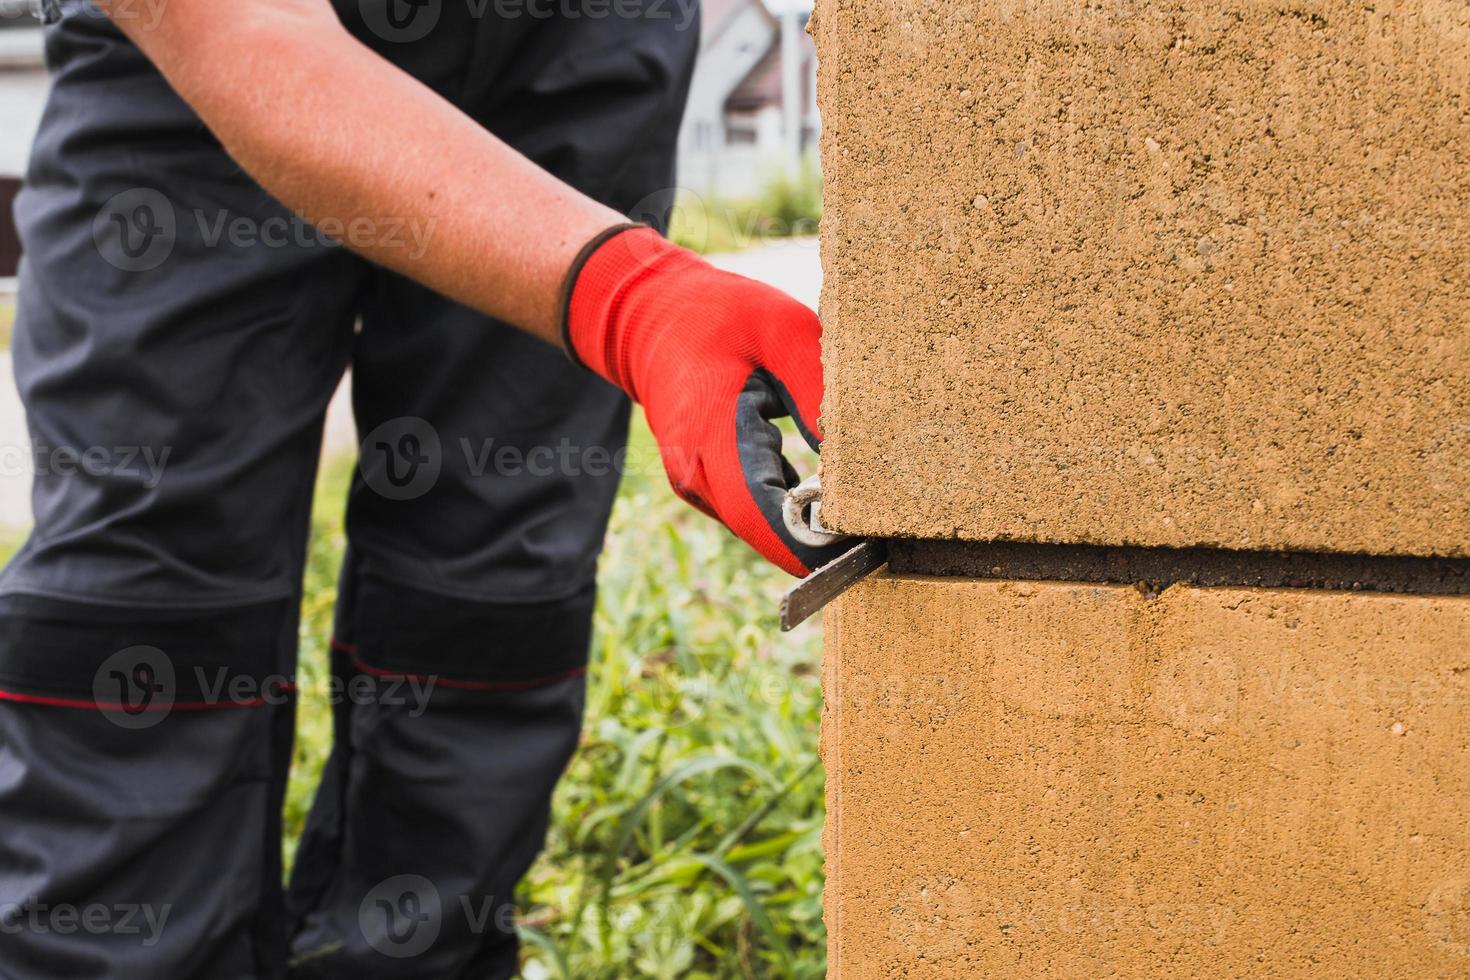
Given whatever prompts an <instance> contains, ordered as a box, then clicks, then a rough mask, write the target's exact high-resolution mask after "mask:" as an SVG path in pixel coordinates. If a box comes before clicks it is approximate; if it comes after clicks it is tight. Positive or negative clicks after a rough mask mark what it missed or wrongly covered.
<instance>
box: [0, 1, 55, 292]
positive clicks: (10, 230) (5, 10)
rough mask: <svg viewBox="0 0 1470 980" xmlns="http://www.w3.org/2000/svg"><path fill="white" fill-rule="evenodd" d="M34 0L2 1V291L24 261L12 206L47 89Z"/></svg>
mask: <svg viewBox="0 0 1470 980" xmlns="http://www.w3.org/2000/svg"><path fill="white" fill-rule="evenodd" d="M33 6H34V5H33V4H32V2H31V0H0V134H3V136H0V293H4V292H6V291H7V288H8V287H9V285H10V284H9V282H8V280H9V278H10V277H11V276H14V275H15V267H16V263H17V262H18V261H19V259H20V242H19V241H18V240H17V239H16V236H15V223H14V222H13V221H12V220H11V207H12V205H13V203H14V200H15V193H16V191H18V190H19V189H20V177H21V175H22V174H23V173H25V166H26V158H27V157H29V156H30V151H31V138H32V137H33V136H34V135H35V132H36V125H37V124H38V123H39V122H40V120H41V108H42V106H43V105H44V104H45V101H46V88H47V85H48V81H47V77H46V70H45V65H44V62H43V59H42V54H41V27H40V25H39V23H38V22H37V20H36V18H35V15H34V13H33Z"/></svg>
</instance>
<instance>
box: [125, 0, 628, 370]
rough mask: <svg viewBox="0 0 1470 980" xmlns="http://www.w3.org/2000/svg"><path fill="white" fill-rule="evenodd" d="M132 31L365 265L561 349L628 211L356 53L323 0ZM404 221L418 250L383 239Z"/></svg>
mask: <svg viewBox="0 0 1470 980" xmlns="http://www.w3.org/2000/svg"><path fill="white" fill-rule="evenodd" d="M195 18H210V19H213V20H215V21H218V22H220V23H228V25H229V26H228V29H218V28H214V27H211V26H210V25H208V24H206V23H204V22H203V21H200V22H198V23H196V22H194V21H193V20H192V19H195ZM170 20H172V21H173V23H169V21H170ZM119 23H120V24H121V25H122V26H123V28H124V29H125V30H129V33H130V34H132V35H133V37H134V40H135V42H136V43H137V44H138V45H139V47H140V48H142V50H143V51H144V53H145V54H147V55H148V56H149V57H150V58H152V59H153V61H154V62H155V64H157V65H158V66H159V68H160V70H161V71H162V72H163V73H164V75H165V76H166V77H167V78H168V79H169V82H170V83H171V84H172V85H173V86H174V88H175V89H176V90H177V91H178V92H179V94H180V95H181V96H182V97H183V98H184V99H185V101H187V102H189V104H190V105H191V106H192V107H193V108H194V110H195V111H196V112H198V113H199V115H200V118H202V119H203V120H204V122H205V123H206V125H208V126H209V127H210V129H211V130H212V131H213V132H214V133H215V135H216V136H217V137H218V138H219V140H220V141H221V142H222V143H223V144H224V146H225V148H226V149H227V150H228V151H229V152H230V154H231V155H232V156H233V157H234V158H235V159H236V160H237V161H238V162H239V163H240V165H241V166H242V167H243V168H244V169H245V170H246V172H248V173H249V174H250V175H251V176H252V177H254V178H255V179H256V180H257V181H259V182H260V183H261V185H262V186H264V187H265V188H266V189H267V190H268V191H270V192H271V193H272V194H273V195H275V196H276V197H277V198H278V199H279V200H281V201H282V202H283V203H284V204H286V205H287V206H288V207H290V208H292V209H293V210H296V211H299V212H300V213H301V214H302V215H304V216H305V217H306V218H308V219H309V220H313V221H317V222H320V223H322V224H323V226H324V228H325V229H326V230H328V231H332V230H333V229H334V228H343V229H346V228H353V229H356V231H354V233H352V234H350V235H345V236H344V241H345V243H346V244H347V245H348V246H349V247H351V248H353V249H354V250H356V251H359V252H361V253H362V254H364V255H365V256H367V257H368V258H370V259H372V260H374V261H376V262H378V263H380V264H382V265H385V266H387V267H389V268H392V269H395V270H397V271H399V272H402V273H404V274H406V275H408V276H411V277H413V278H414V279H416V280H418V281H420V282H422V283H424V284H425V285H427V286H429V287H431V288H433V289H435V290H437V291H439V292H441V293H444V294H445V295H447V296H450V297H452V298H453V299H456V300H459V301H460V302H463V303H466V304H468V305H470V306H472V307H475V308H476V309H479V310H481V311H482V312H484V313H487V314H489V315H491V316H495V317H498V318H501V319H503V320H506V321H508V322H510V323H512V324H514V325H516V326H518V327H520V328H522V329H524V330H526V331H527V332H529V333H531V334H534V335H536V336H538V337H542V338H543V339H546V340H548V341H550V342H552V343H558V342H559V340H558V337H557V331H558V322H557V321H558V311H557V299H558V296H559V291H560V287H561V284H562V279H563V277H564V275H565V273H566V270H567V268H568V267H569V266H570V264H571V262H572V259H573V257H574V256H575V255H576V253H577V251H578V250H579V249H580V248H581V247H582V245H583V244H585V243H586V242H587V241H588V240H589V239H591V238H592V237H593V236H595V235H596V234H597V233H598V232H599V231H601V230H602V229H604V228H607V227H608V226H610V225H612V224H615V223H617V222H618V221H620V220H622V219H621V216H620V215H618V214H617V213H616V212H614V211H612V210H611V209H609V208H606V207H604V206H602V205H600V204H598V203H596V202H595V201H592V200H591V199H590V198H587V197H585V196H584V195H582V194H580V193H578V192H577V191H575V190H573V189H572V188H571V187H568V186H567V185H566V184H564V183H562V182H561V181H559V180H557V179H556V178H554V177H552V176H551V175H550V174H548V173H546V172H545V171H543V170H542V169H540V168H539V167H537V166H536V165H535V164H533V163H531V162H530V161H529V160H527V159H526V158H525V157H523V156H521V155H520V154H519V153H517V152H516V151H515V150H513V149H511V148H510V147H509V146H507V145H506V144H505V143H503V142H501V141H500V140H499V139H497V138H496V137H494V136H493V135H491V134H490V133H488V132H486V131H485V130H484V129H483V128H482V127H481V126H479V125H478V124H477V123H475V122H474V121H473V120H471V119H470V118H469V117H468V116H466V115H464V114H463V113H461V112H460V111H459V110H458V109H456V108H454V107H453V106H452V105H450V104H449V103H448V102H446V101H445V100H444V99H442V98H440V97H439V96H438V95H437V94H436V93H435V92H433V91H432V90H431V89H429V88H427V87H426V86H424V85H422V84H421V83H419V82H418V81H416V80H415V79H413V78H412V77H410V76H409V75H408V74H406V73H405V72H403V71H401V70H400V69H398V68H396V67H395V66H393V65H391V64H389V63H388V62H386V61H384V60H383V59H382V58H380V57H379V56H378V55H376V54H375V53H373V52H372V51H370V50H369V49H368V48H366V47H365V46H363V45H362V44H360V43H358V42H357V41H356V40H355V39H354V38H352V37H351V36H350V35H348V34H347V32H346V31H345V30H344V29H343V28H342V27H341V25H340V24H339V23H338V21H337V19H336V16H335V14H334V13H333V12H332V10H331V8H330V6H329V5H328V4H327V3H325V2H324V0H253V2H252V3H251V4H244V5H232V6H231V7H230V9H229V11H228V12H225V11H222V10H220V9H219V6H218V0H202V2H199V0H178V2H174V3H171V4H169V6H168V8H167V13H166V14H165V15H164V18H163V23H162V24H161V26H160V28H159V29H157V30H131V29H130V28H129V25H128V22H127V21H126V20H125V19H123V18H119ZM404 222H414V223H415V224H414V227H416V228H418V229H420V234H419V236H418V239H417V240H416V241H414V242H405V241H404V240H403V239H402V238H401V237H400V236H398V235H389V234H384V235H382V236H378V235H375V234H374V233H373V229H389V228H396V227H400V226H401V225H402V224H403V223H404Z"/></svg>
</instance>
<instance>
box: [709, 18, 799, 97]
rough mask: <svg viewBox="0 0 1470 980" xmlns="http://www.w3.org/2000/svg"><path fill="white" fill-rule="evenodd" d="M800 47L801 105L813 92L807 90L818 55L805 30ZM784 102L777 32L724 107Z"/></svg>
mask: <svg viewBox="0 0 1470 980" xmlns="http://www.w3.org/2000/svg"><path fill="white" fill-rule="evenodd" d="M798 43H799V44H800V46H801V68H802V71H801V79H802V82H801V84H802V93H801V95H802V104H803V105H805V104H806V102H807V100H808V99H810V98H811V92H810V91H808V90H807V86H808V85H810V79H811V72H810V71H808V70H807V69H808V66H809V65H810V64H811V62H812V60H813V59H815V58H816V56H817V49H816V46H815V45H814V44H812V39H811V37H810V36H808V35H807V33H806V32H805V31H803V32H802V33H801V35H800V37H799V38H798ZM780 104H781V35H780V33H779V32H777V34H776V37H775V38H774V39H773V40H772V41H771V46H770V47H769V48H767V49H766V53H765V54H763V55H761V59H760V60H759V61H757V62H756V63H755V67H753V68H751V69H750V71H749V72H748V73H747V74H746V76H745V77H744V78H743V79H741V80H740V84H739V85H736V86H735V88H734V90H733V91H732V92H731V93H730V95H729V96H728V97H727V98H726V99H725V110H726V111H727V112H730V111H733V112H743V111H749V110H752V109H759V108H762V107H763V106H768V105H780Z"/></svg>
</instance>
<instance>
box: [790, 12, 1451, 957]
mask: <svg viewBox="0 0 1470 980" xmlns="http://www.w3.org/2000/svg"><path fill="white" fill-rule="evenodd" d="M813 33H814V35H815V36H816V38H817V44H818V51H819V57H820V66H819V100H820V103H821V108H822V114H823V122H824V136H823V168H824V175H825V180H826V182H827V188H826V191H827V197H826V212H825V214H824V217H823V235H822V237H823V262H824V267H825V270H826V274H827V275H826V285H825V287H824V294H823V298H822V312H823V320H824V324H825V330H826V339H825V341H824V343H825V348H826V349H825V359H826V369H827V382H828V384H827V390H828V398H827V403H826V405H825V406H824V419H823V421H824V428H825V431H826V434H827V442H826V444H825V445H824V448H823V483H824V488H825V493H824V504H823V517H824V521H825V522H826V523H828V524H829V525H831V526H834V527H836V528H839V529H841V530H844V531H847V532H850V533H853V534H860V535H871V536H877V537H885V538H896V539H904V540H909V539H924V540H929V541H935V540H938V541H944V542H947V544H946V545H945V546H944V547H946V548H950V549H951V550H950V551H949V552H946V553H945V554H947V555H949V556H950V557H953V556H954V555H956V554H957V555H959V557H960V560H957V561H949V560H948V559H946V560H945V561H944V562H934V563H933V564H934V568H933V569H931V570H934V571H945V572H946V573H948V572H949V571H951V570H953V568H960V569H961V570H962V571H964V572H965V573H966V574H973V575H975V576H978V577H967V578H953V577H941V576H938V575H924V574H920V573H921V572H922V571H923V570H924V569H923V567H922V565H923V561H919V562H918V566H919V567H915V565H914V563H913V562H910V563H909V564H908V565H907V566H905V567H906V568H907V570H906V571H905V572H903V573H892V572H890V573H888V574H886V575H885V574H880V575H879V576H878V577H875V578H873V579H870V580H869V581H867V582H866V583H864V584H863V585H861V586H860V587H858V588H857V589H855V590H853V591H852V592H850V593H848V594H847V595H845V596H844V597H843V598H842V599H840V600H839V601H838V602H837V603H836V604H835V605H834V607H832V608H831V609H829V611H828V614H827V625H826V628H827V639H828V652H827V657H828V661H827V666H826V676H825V689H826V695H827V705H828V706H827V715H826V718H825V720H824V727H823V752H824V758H825V760H826V763H827V767H828V780H829V790H828V796H829V799H828V807H829V817H828V828H827V854H828V861H829V869H828V891H827V921H828V927H829V930H830V936H831V940H830V942H831V949H830V952H831V970H832V975H833V976H837V977H842V978H848V977H868V976H872V977H880V976H882V977H889V976H910V977H968V976H981V977H984V976H1038V977H1040V976H1048V977H1050V976H1101V975H1107V976H1162V975H1176V974H1177V975H1186V976H1211V977H1213V976H1221V977H1224V976H1241V975H1259V976H1308V975H1311V976H1411V977H1418V976H1424V977H1451V976H1470V830H1467V827H1470V821H1467V820H1466V817H1465V814H1466V813H1467V812H1470V595H1467V594H1466V593H1467V592H1470V588H1467V585H1470V562H1467V558H1470V475H1467V474H1470V351H1467V347H1470V7H1467V6H1466V5H1465V4H1464V3H1461V2H1449V0H1379V2H1376V3H1373V4H1371V5H1370V4H1361V3H1356V2H1351V0H1293V2H1291V3H1284V4H1283V3H1267V2H1264V0H1223V2H1214V3H1207V2H1204V0H1176V2H1173V3H1169V4H1162V3H1154V2H1119V0H1099V2H1095V3H1088V4H1069V3H1062V2H1060V0H1001V2H999V3H977V2H967V0H960V2H957V3H919V2H917V0H818V6H817V14H816V17H815V20H814V25H813ZM967 542H968V543H967ZM993 542H1006V544H1005V547H1006V548H1007V549H1010V550H1008V551H1006V552H1005V559H1004V560H1000V559H997V560H996V561H994V562H993V563H992V562H991V561H990V560H988V557H989V556H990V555H991V552H990V551H987V548H989V547H990V543H993ZM1053 546H1066V547H1074V546H1075V547H1079V548H1082V549H1087V548H1096V549H1098V551H1099V552H1101V550H1102V549H1103V548H1104V547H1115V546H1116V547H1126V548H1134V549H1139V548H1147V549H1176V548H1190V549H1199V550H1195V551H1189V552H1175V551H1167V552H1158V553H1157V554H1165V555H1166V556H1167V557H1166V558H1165V559H1163V560H1161V561H1158V562H1153V563H1152V564H1151V565H1150V567H1168V568H1171V569H1173V568H1179V569H1182V571H1181V572H1180V574H1179V575H1178V576H1177V577H1178V578H1182V579H1184V580H1185V581H1190V580H1196V581H1205V582H1215V583H1216V584H1215V585H1213V586H1211V587H1199V586H1193V585H1187V584H1173V585H1172V586H1169V587H1167V588H1165V587H1163V584H1160V583H1155V584H1154V585H1143V586H1139V585H1136V584H1134V582H1133V579H1132V578H1130V577H1129V575H1128V574H1127V570H1128V568H1129V567H1139V566H1137V565H1135V566H1129V560H1130V559H1129V558H1127V557H1126V556H1125V557H1124V558H1123V559H1122V560H1115V559H1116V557H1117V556H1116V555H1114V556H1112V557H1111V558H1109V559H1108V560H1106V561H1101V560H1100V561H1098V562H1091V563H1090V562H1089V561H1087V560H1080V559H1079V560H1078V561H1075V562H1074V561H1073V560H1072V558H1073V557H1076V556H1075V555H1074V556H1071V557H1068V558H1067V559H1066V560H1058V559H1057V558H1056V557H1055V553H1053V552H1048V551H1045V549H1046V548H1048V547H1053ZM954 549H958V551H955V550H954ZM967 549H968V550H967ZM1027 549H1032V550H1033V551H1034V552H1035V555H1036V557H1035V559H1034V560H1032V558H1031V557H1029V556H1028V555H1029V553H1028V551H1027ZM1279 551H1293V552H1301V553H1304V554H1302V555H1299V556H1293V559H1292V560H1293V561H1294V562H1297V564H1294V565H1292V566H1291V568H1292V569H1293V571H1291V573H1290V574H1288V575H1285V576H1281V575H1279V574H1277V573H1274V572H1273V573H1270V574H1266V573H1265V572H1263V573H1262V574H1259V575H1257V574H1256V573H1255V572H1254V571H1253V569H1255V568H1256V567H1257V566H1259V568H1261V569H1268V567H1269V568H1277V569H1278V570H1279V568H1280V567H1281V566H1280V565H1279V563H1278V564H1277V565H1272V564H1271V562H1272V561H1275V560H1276V559H1275V558H1272V559H1271V560H1270V561H1268V560H1267V557H1266V556H1267V555H1274V553H1276V552H1279ZM1343 553H1347V554H1350V555H1353V556H1362V557H1361V559H1359V558H1357V557H1354V558H1352V559H1351V561H1352V562H1353V564H1351V565H1343V564H1341V563H1339V564H1336V565H1332V566H1331V567H1330V570H1329V571H1324V572H1323V573H1322V574H1321V575H1317V574H1315V573H1314V564H1313V563H1314V562H1315V561H1317V560H1318V558H1316V557H1314V556H1321V555H1327V554H1343ZM1151 554H1154V553H1152V552H1151ZM1085 557H1086V556H1085V555H1084V556H1083V558H1085ZM1334 560H1336V559H1334ZM1392 562H1400V564H1391V563H1392ZM1404 562H1407V563H1409V564H1408V565H1404V564H1402V563H1404ZM1192 563H1194V564H1197V565H1198V566H1199V568H1200V570H1201V571H1202V574H1200V575H1198V576H1192V575H1191V574H1190V573H1189V569H1190V566H1191V564H1192ZM1415 563H1419V564H1415ZM1411 566H1412V567H1413V568H1419V569H1421V570H1423V569H1428V572H1427V573H1426V574H1423V575H1418V574H1415V575H1411V576H1408V577H1404V576H1403V575H1401V574H1400V573H1401V572H1402V571H1403V569H1404V568H1406V567H1411ZM1083 567H1089V568H1104V569H1111V570H1112V572H1110V573H1109V575H1111V576H1112V580H1109V581H1099V582H1089V583H1087V584H1079V583H1077V582H1072V581H1068V578H1069V576H1070V575H1071V574H1072V570H1073V569H1077V568H1083ZM1323 567H1324V568H1327V566H1323ZM1022 568H1024V569H1026V571H1025V575H1024V580H1022V579H1021V578H1007V576H1008V575H1012V574H1013V570H1014V569H1022ZM1343 568H1349V569H1351V570H1352V571H1351V574H1348V575H1346V577H1344V575H1343V574H1341V573H1340V570H1341V569H1343ZM1360 568H1361V569H1362V570H1363V576H1362V580H1361V581H1360V579H1359V576H1358V573H1357V570H1358V569H1360ZM1047 569H1051V570H1052V571H1051V572H1050V573H1048V572H1047ZM1120 569H1121V570H1120ZM1114 573H1116V574H1114ZM1014 574H1017V575H1019V574H1021V573H1020V572H1019V571H1017V572H1014ZM1272 574H1277V580H1271V575H1272ZM1374 576H1379V577H1380V578H1381V581H1377V580H1374ZM1103 577H1104V578H1108V575H1104V576H1103ZM1171 580H1172V578H1171ZM1324 582H1325V583H1329V584H1331V585H1332V587H1330V588H1294V587H1288V586H1295V585H1298V584H1305V585H1317V584H1322V583H1324ZM1165 584H1166V583H1165ZM1364 585H1370V586H1374V587H1382V588H1387V589H1393V590H1396V591H1398V592H1400V593H1403V594H1379V593H1375V592H1372V591H1354V590H1355V589H1361V588H1362V587H1363V586H1364ZM1416 593H1417V594H1416ZM1431 593H1445V594H1431Z"/></svg>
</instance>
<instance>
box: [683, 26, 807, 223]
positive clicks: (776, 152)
mask: <svg viewBox="0 0 1470 980" xmlns="http://www.w3.org/2000/svg"><path fill="white" fill-rule="evenodd" d="M810 17H811V0H704V4H703V13H702V23H701V27H700V45H699V62H698V63H697V64H696V65H695V68H694V80H693V83H692V84H691V86H690V90H689V105H688V108H686V109H685V111H684V126H683V129H681V130H680V132H679V177H678V179H679V186H680V187H682V188H685V189H688V190H692V191H695V192H697V193H699V194H701V195H707V196H708V195H719V196H723V197H745V196H750V195H754V194H757V193H759V192H760V190H761V189H762V187H763V186H764V185H765V184H766V182H767V181H768V180H769V179H770V178H771V177H772V176H773V175H776V174H781V173H787V174H793V173H794V172H795V171H796V170H797V169H798V168H799V167H800V166H801V163H802V161H803V160H804V159H805V158H806V156H807V153H808V151H810V150H812V149H814V147H815V144H816V138H817V134H818V132H819V129H820V124H819V121H818V117H817V101H816V71H817V57H816V50H815V48H814V47H813V45H812V41H811V38H809V37H808V36H807V33H806V24H807V21H808V19H810ZM788 106H789V107H791V110H792V111H790V112H788V111H787V109H788Z"/></svg>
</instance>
